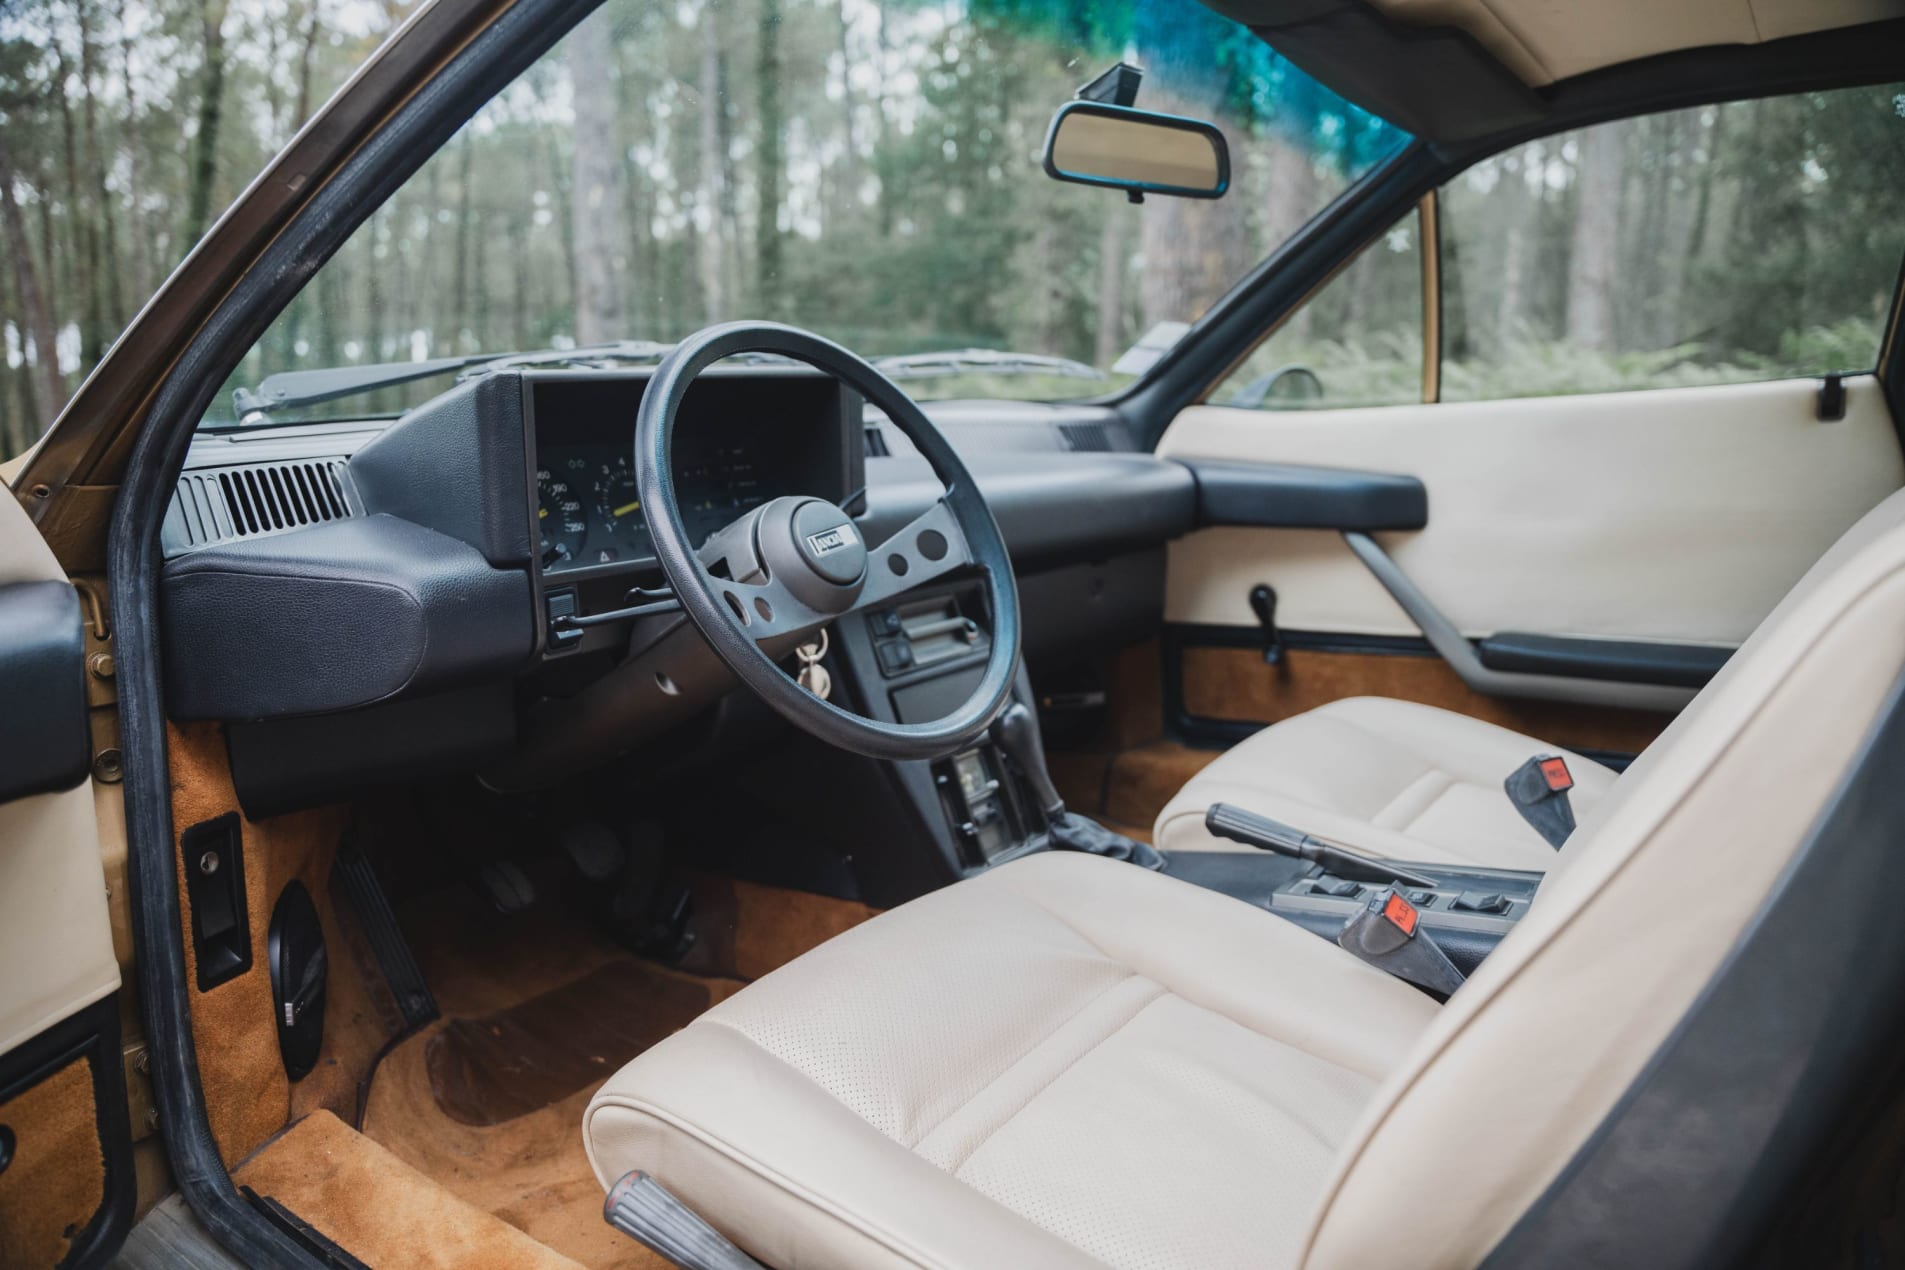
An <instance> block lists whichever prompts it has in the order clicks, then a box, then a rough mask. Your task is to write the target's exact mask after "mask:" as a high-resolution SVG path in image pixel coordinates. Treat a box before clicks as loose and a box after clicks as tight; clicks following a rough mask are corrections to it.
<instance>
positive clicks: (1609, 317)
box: [1567, 125, 1626, 353]
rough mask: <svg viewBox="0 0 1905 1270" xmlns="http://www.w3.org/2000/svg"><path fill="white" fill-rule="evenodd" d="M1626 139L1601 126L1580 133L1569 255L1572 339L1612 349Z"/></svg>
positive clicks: (1616, 131)
mask: <svg viewBox="0 0 1905 1270" xmlns="http://www.w3.org/2000/svg"><path fill="white" fill-rule="evenodd" d="M1623 141H1624V138H1623V137H1622V135H1621V132H1620V130H1619V129H1618V128H1614V127H1610V126H1606V125H1603V126H1601V127H1598V128H1589V129H1588V130H1587V131H1586V132H1584V133H1582V135H1581V163H1580V167H1579V169H1578V175H1577V177H1576V181H1577V185H1578V189H1577V199H1576V203H1575V214H1574V235H1573V241H1572V246H1571V250H1570V251H1569V254H1568V326H1567V331H1568V340H1569V341H1570V342H1571V343H1574V344H1577V345H1579V346H1581V347H1583V348H1591V349H1598V350H1600V351H1602V352H1609V353H1611V352H1613V351H1614V275H1615V269H1616V261H1617V260H1618V259H1619V246H1620V229H1621V215H1620V214H1621V187H1622V183H1623V177H1624V175H1625V169H1626V155H1625V153H1624V147H1623Z"/></svg>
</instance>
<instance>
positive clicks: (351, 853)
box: [331, 838, 437, 1028]
mask: <svg viewBox="0 0 1905 1270" xmlns="http://www.w3.org/2000/svg"><path fill="white" fill-rule="evenodd" d="M331 875H332V877H333V879H334V880H335V881H336V883H337V885H338V886H340V887H341V888H342V889H343V891H344V895H345V897H346V898H347V899H348V900H349V901H350V906H351V911H352V912H354V913H355V914H356V915H357V924H358V927H359V929H360V930H361V931H362V932H363V935H364V942H365V943H367V944H369V945H370V951H371V956H373V957H375V958H376V959H377V968H378V969H379V970H381V971H383V972H384V982H385V983H386V984H388V985H389V987H390V994H391V995H392V996H394V997H395V998H396V999H397V1009H398V1010H399V1012H401V1013H402V1014H403V1018H404V1022H405V1023H406V1024H407V1025H409V1026H410V1027H411V1028H419V1027H422V1026H423V1025H424V1024H425V1023H428V1022H430V1020H432V1019H434V1018H436V1017H437V999H436V997H435V996H434V995H432V993H431V992H430V985H429V984H428V983H426V982H424V978H423V971H422V970H421V969H419V968H418V966H417V959H416V957H415V956H413V955H412V954H411V952H410V944H409V941H407V940H406V939H404V937H403V931H402V930H401V929H399V928H398V926H397V915H396V914H395V913H393V912H392V911H391V908H390V898H389V897H388V896H387V895H385V894H384V888H383V885H382V883H380V882H378V880H377V873H376V871H375V870H374V869H372V868H371V865H370V857H368V856H366V855H365V854H364V852H363V850H362V849H361V848H360V847H359V846H358V845H357V841H356V839H355V838H346V839H345V840H344V845H343V846H342V847H340V848H339V849H338V853H337V862H336V863H335V864H333V865H332V866H331Z"/></svg>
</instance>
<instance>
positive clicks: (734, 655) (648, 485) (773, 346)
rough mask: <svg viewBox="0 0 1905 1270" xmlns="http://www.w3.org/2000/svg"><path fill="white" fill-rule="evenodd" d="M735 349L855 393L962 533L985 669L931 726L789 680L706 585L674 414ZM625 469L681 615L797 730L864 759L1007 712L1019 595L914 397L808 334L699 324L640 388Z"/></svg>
mask: <svg viewBox="0 0 1905 1270" xmlns="http://www.w3.org/2000/svg"><path fill="white" fill-rule="evenodd" d="M741 353H775V354H779V355H781V356H784V357H790V358H793V359H794V360H796V361H799V362H804V363H805V364H807V365H809V366H812V367H814V368H815V369H816V370H819V371H822V372H823V373H825V374H828V375H831V376H832V377H833V378H835V379H837V380H839V381H840V382H841V383H843V384H845V385H846V386H847V387H849V388H852V389H854V390H855V391H856V392H858V393H860V394H861V396H863V397H864V398H865V399H866V400H867V401H868V402H870V403H871V404H873V405H875V406H878V407H879V408H880V409H881V410H883V411H885V413H886V416H887V418H888V419H889V420H890V421H891V422H892V423H893V425H894V426H895V427H897V428H898V429H899V430H900V431H901V432H903V433H905V434H906V436H907V437H908V438H909V439H910V440H911V441H912V442H913V444H914V446H916V447H917V448H918V450H919V452H920V455H921V457H923V458H924V459H925V460H926V461H927V463H928V464H930V465H931V467H932V469H933V474H934V475H935V476H937V477H938V478H939V480H940V483H941V484H942V485H944V486H945V488H946V492H945V493H944V494H943V495H942V496H941V499H940V501H941V502H942V503H944V504H945V505H946V506H947V508H948V509H949V510H950V512H951V513H952V517H953V519H954V521H955V522H956V524H957V525H958V528H959V530H960V531H961V532H962V533H963V534H964V535H965V539H966V545H967V548H968V551H969V554H970V557H971V563H972V564H973V565H974V567H976V569H977V570H978V571H979V573H980V574H981V576H982V578H983V582H984V585H985V588H986V593H987V600H988V602H989V605H990V607H991V610H992V644H991V649H990V652H989V653H988V655H987V658H986V663H985V669H984V671H983V673H982V674H981V676H980V679H979V683H978V685H977V686H976V687H975V688H974V689H973V691H972V694H971V695H970V696H969V697H968V698H967V700H966V701H965V702H964V703H963V704H962V705H961V706H960V707H959V708H958V709H956V710H954V711H952V712H951V713H950V714H947V715H945V716H943V717H941V718H939V719H935V720H933V721H932V722H930V723H888V722H886V721H884V720H879V719H870V718H867V717H865V716H863V715H859V714H855V713H853V712H852V711H849V710H843V709H841V708H840V707H839V706H836V705H834V704H833V703H832V702H830V701H824V700H822V699H821V698H819V697H816V696H814V695H813V694H812V693H810V692H808V691H807V690H806V689H805V688H803V687H801V686H800V685H799V684H797V683H796V682H794V680H793V679H791V678H789V677H788V676H787V675H786V674H785V673H784V672H783V671H782V670H781V668H780V667H779V666H778V665H777V664H776V663H775V661H774V660H773V659H772V658H771V657H769V656H768V654H767V653H766V651H765V650H763V649H762V648H761V647H760V645H759V644H758V643H756V641H755V639H754V637H753V636H751V635H750V634H748V633H747V632H746V631H744V630H743V629H742V628H741V627H740V626H738V625H737V624H736V623H735V621H734V619H733V618H732V616H731V615H730V613H729V611H728V608H727V605H726V604H725V603H724V602H723V601H722V599H721V598H720V596H719V595H718V594H717V592H716V591H715V589H714V586H713V580H712V579H710V578H709V577H708V575H707V573H706V571H705V570H704V569H703V568H702V566H701V562H700V559H699V557H698V554H697V548H696V547H695V545H694V544H693V543H692V542H691V541H690V539H689V536H688V531H687V527H686V526H685V525H684V524H683V522H682V519H681V505H680V502H679V500H678V499H677V497H676V492H675V477H674V470H675V469H674V431H675V419H676V417H677V415H678V414H679V413H680V410H681V404H682V401H683V400H684V399H685V398H686V397H687V394H688V390H689V388H691V387H692V386H693V384H694V382H695V380H696V379H698V378H699V377H700V375H701V373H702V372H703V371H705V370H707V369H708V368H709V367H710V366H712V365H714V364H715V363H716V362H718V361H721V360H722V359H723V358H727V357H733V356H735V355H737V354H741ZM634 467H635V479H636V486H637V488H638V490H639V491H640V493H641V498H642V506H643V508H644V510H645V512H646V517H645V519H646V520H647V524H648V531H649V534H650V535H651V537H652V538H653V540H654V544H655V554H656V557H657V558H658V560H659V561H660V564H661V569H662V572H663V574H665V575H666V576H667V578H668V582H669V585H670V586H671V587H672V588H673V589H674V592H675V596H676V598H677V599H679V600H680V601H681V607H682V609H683V611H684V612H685V613H686V614H687V616H688V619H689V620H690V621H691V622H693V623H694V624H695V627H696V628H697V629H698V630H699V631H700V632H701V635H702V637H703V638H704V639H706V640H707V642H708V645H709V646H710V647H711V648H712V649H713V650H714V651H715V653H716V655H717V656H719V657H720V658H721V660H722V661H723V662H725V663H726V664H727V666H728V668H729V669H730V670H732V671H733V672H734V674H735V675H736V676H737V677H738V678H739V679H740V680H741V682H743V683H744V684H746V685H747V686H748V687H749V688H751V689H753V690H754V692H755V693H756V694H758V695H759V696H760V698H761V699H762V700H763V701H765V702H766V703H767V704H768V705H769V706H770V707H771V708H773V709H774V710H775V711H776V712H777V713H779V714H780V715H781V716H782V717H784V718H786V719H787V720H788V721H789V722H791V723H793V724H794V725H795V726H796V727H799V728H801V729H803V730H804V731H806V732H808V733H811V734H812V735H814V736H816V737H818V738H819V739H821V740H823V741H827V742H829V743H831V744H833V745H837V746H839V747H840V748H842V749H846V750H851V751H853V752H855V753H859V754H865V755H868V756H869V757H873V758H883V759H930V758H937V757H940V756H942V755H945V754H949V753H952V752H953V751H955V750H958V749H961V748H963V747H964V746H966V745H968V744H970V743H971V742H972V741H974V740H975V739H977V738H978V737H979V736H980V735H981V734H983V733H984V732H985V730H986V729H987V728H988V727H990V726H991V724H992V721H993V720H994V719H996V718H997V717H998V715H999V712H1000V711H1002V710H1003V709H1004V708H1005V706H1006V704H1007V702H1008V701H1009V700H1010V697H1011V693H1012V685H1013V680H1014V678H1015V677H1016V676H1017V674H1018V665H1019V596H1018V587H1017V584H1016V582H1015V581H1014V578H1013V574H1012V562H1011V558H1010V556H1009V555H1008V554H1007V552H1006V546H1005V539H1004V538H1003V536H1001V534H1000V533H999V526H998V523H997V522H996V521H995V520H994V519H993V517H992V510H991V508H989V507H988V506H987V505H986V501H985V498H984V496H983V495H981V494H980V493H979V488H978V485H977V483H976V482H975V481H974V480H973V479H972V474H971V473H970V472H968V471H967V470H966V465H965V464H964V463H962V462H961V461H960V459H959V456H958V454H956V453H955V452H954V450H953V448H952V446H951V444H950V443H949V442H947V440H946V438H945V436H944V435H942V434H941V433H940V431H939V429H938V428H936V427H934V426H933V423H932V421H931V420H929V419H927V417H926V415H925V413H924V412H923V411H921V410H920V408H919V407H918V406H917V405H915V404H914V402H913V400H912V398H910V397H908V396H907V395H906V393H905V392H904V391H902V390H901V389H900V388H899V387H898V386H897V385H896V384H894V383H893V382H892V381H891V380H890V379H888V378H887V377H886V376H884V375H882V374H881V373H880V372H879V371H878V370H875V369H874V368H873V367H872V366H871V365H869V364H868V363H867V362H866V361H865V360H864V359H862V358H861V357H859V356H857V355H856V354H854V353H851V352H849V351H848V350H846V349H845V348H842V347H841V346H840V345H838V344H835V343H833V342H832V341H831V340H826V339H823V338H821V337H820V336H818V335H815V334H813V333H812V332H810V331H803V330H801V329H799V328H798V327H792V326H785V325H782V324H780V323H777V322H729V323H725V324H722V325H719V326H711V327H708V328H706V329H704V330H701V331H698V332H696V333H695V334H693V335H691V336H689V337H688V338H686V339H684V340H682V341H681V342H680V343H679V344H677V345H676V346H675V348H674V350H673V351H672V352H671V353H669V354H668V356H667V357H665V358H664V359H662V361H661V363H660V365H658V366H657V367H656V369H655V375H654V378H653V379H652V380H650V381H649V385H648V389H647V391H646V392H645V393H644V394H643V395H642V404H641V408H640V410H639V412H638V414H637V416H636V425H635V453H634ZM869 548H870V549H869V557H868V562H867V569H868V571H869V573H871V572H872V571H873V570H875V569H878V568H880V567H882V563H881V560H880V558H879V557H880V555H881V553H880V552H878V551H873V550H871V544H869ZM848 611H852V610H851V609H849V610H848ZM839 616H841V617H845V616H846V613H844V612H843V613H841V614H840V615H839Z"/></svg>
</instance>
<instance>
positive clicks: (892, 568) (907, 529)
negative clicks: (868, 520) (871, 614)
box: [854, 495, 973, 609]
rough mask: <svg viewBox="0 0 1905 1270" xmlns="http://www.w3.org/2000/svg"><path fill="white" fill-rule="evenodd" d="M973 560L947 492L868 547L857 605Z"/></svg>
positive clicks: (880, 600)
mask: <svg viewBox="0 0 1905 1270" xmlns="http://www.w3.org/2000/svg"><path fill="white" fill-rule="evenodd" d="M972 564H973V556H972V546H971V544H969V543H968V542H967V541H966V533H965V531H964V530H963V529H961V528H960V527H959V518H958V517H957V516H956V515H955V514H954V513H953V509H952V507H951V506H950V505H949V504H948V503H947V501H946V498H945V496H944V495H942V496H941V497H939V498H937V499H935V500H933V505H932V506H931V507H929V508H927V509H926V510H925V511H924V512H922V513H920V514H919V515H918V516H915V517H914V518H913V519H912V520H910V521H908V522H907V524H906V525H905V526H904V527H903V528H901V529H900V530H899V531H898V532H896V533H894V534H892V535H891V536H890V537H888V538H887V540H886V541H885V542H883V543H881V544H880V545H879V546H877V547H869V548H868V549H867V580H866V586H865V587H864V588H862V589H861V591H860V598H859V601H858V602H857V603H855V605H854V607H855V608H856V609H863V608H869V607H871V606H873V605H876V604H884V603H885V602H886V601H888V600H890V599H892V598H893V597H894V596H896V595H899V594H900V593H901V592H903V591H910V590H912V589H913V588H914V587H916V586H920V585H922V584H924V583H927V582H931V581H932V580H933V579H935V578H939V577H944V576H945V575H946V574H948V573H951V572H952V571H953V570H955V569H964V568H969V567H971V565H972Z"/></svg>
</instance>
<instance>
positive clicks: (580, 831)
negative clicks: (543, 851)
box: [562, 820, 628, 882]
mask: <svg viewBox="0 0 1905 1270" xmlns="http://www.w3.org/2000/svg"><path fill="white" fill-rule="evenodd" d="M562 850H563V853H564V854H565V855H567V856H568V857H569V862H570V863H571V864H573V865H575V868H576V872H577V873H580V874H581V875H582V876H583V877H585V878H587V879H588V880H589V881H591V882H607V881H608V880H609V879H611V878H613V877H614V876H615V875H616V874H618V873H620V872H621V871H622V867H623V866H624V865H625V864H627V863H628V853H627V852H625V851H623V850H622V844H621V843H619V842H617V841H616V840H615V831H614V830H613V829H610V828H609V827H608V826H607V825H605V824H602V823H601V822H600V821H593V820H591V821H585V822H583V823H582V824H579V825H570V826H569V827H568V828H567V829H564V830H563V831H562Z"/></svg>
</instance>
